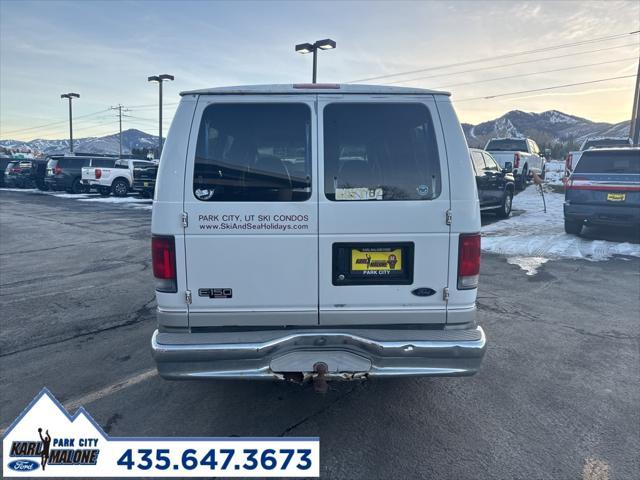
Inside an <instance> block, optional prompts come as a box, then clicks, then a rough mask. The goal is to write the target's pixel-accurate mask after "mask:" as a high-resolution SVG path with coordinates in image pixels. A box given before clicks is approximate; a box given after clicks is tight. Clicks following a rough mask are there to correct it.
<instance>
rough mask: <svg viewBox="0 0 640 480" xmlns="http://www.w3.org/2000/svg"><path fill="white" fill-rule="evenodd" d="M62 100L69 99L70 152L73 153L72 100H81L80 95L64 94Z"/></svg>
mask: <svg viewBox="0 0 640 480" xmlns="http://www.w3.org/2000/svg"><path fill="white" fill-rule="evenodd" d="M60 98H68V99H69V151H70V152H71V153H73V113H72V110H71V100H72V99H74V98H80V94H78V93H63V94H62V95H60Z"/></svg>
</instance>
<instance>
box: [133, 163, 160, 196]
mask: <svg viewBox="0 0 640 480" xmlns="http://www.w3.org/2000/svg"><path fill="white" fill-rule="evenodd" d="M157 175H158V165H157V164H155V163H151V164H139V163H138V162H134V167H133V191H134V192H138V193H139V194H141V195H142V196H144V197H153V192H154V191H155V188H156V176H157Z"/></svg>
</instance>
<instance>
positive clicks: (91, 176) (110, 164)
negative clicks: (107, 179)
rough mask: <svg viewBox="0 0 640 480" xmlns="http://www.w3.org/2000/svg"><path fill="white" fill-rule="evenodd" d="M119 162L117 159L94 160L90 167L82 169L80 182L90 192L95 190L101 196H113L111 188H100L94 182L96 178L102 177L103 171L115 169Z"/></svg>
mask: <svg viewBox="0 0 640 480" xmlns="http://www.w3.org/2000/svg"><path fill="white" fill-rule="evenodd" d="M118 161H119V160H118V159H117V158H115V157H106V158H92V159H91V163H90V165H89V166H86V167H82V171H81V174H80V182H81V183H82V185H84V187H85V188H86V189H88V190H91V189H95V190H97V191H98V193H100V194H101V195H105V196H106V195H109V194H111V188H110V187H105V186H100V185H98V184H97V183H95V182H94V180H96V176H98V178H99V177H100V175H101V173H102V170H103V169H109V168H115V165H116V163H117V162H118Z"/></svg>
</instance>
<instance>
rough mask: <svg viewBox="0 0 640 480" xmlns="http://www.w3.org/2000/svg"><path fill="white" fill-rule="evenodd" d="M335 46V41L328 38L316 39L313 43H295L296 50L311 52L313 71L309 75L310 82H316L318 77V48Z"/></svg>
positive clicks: (330, 48) (303, 52) (323, 48)
mask: <svg viewBox="0 0 640 480" xmlns="http://www.w3.org/2000/svg"><path fill="white" fill-rule="evenodd" d="M334 48H336V42H335V41H334V40H331V39H330V38H325V39H324V40H318V41H317V42H315V43H300V44H298V45H296V52H299V53H302V54H305V53H313V73H312V75H311V83H317V82H316V80H317V78H318V49H320V50H332V49H334Z"/></svg>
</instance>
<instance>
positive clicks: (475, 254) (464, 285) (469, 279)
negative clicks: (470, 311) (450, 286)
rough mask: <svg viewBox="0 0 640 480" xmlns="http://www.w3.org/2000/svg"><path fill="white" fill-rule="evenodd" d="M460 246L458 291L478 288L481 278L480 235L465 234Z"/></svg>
mask: <svg viewBox="0 0 640 480" xmlns="http://www.w3.org/2000/svg"><path fill="white" fill-rule="evenodd" d="M459 242H460V243H459V244H458V290H469V289H471V288H477V287H478V278H479V277H480V234H479V233H473V234H467V233H463V234H461V235H460V240H459Z"/></svg>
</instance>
